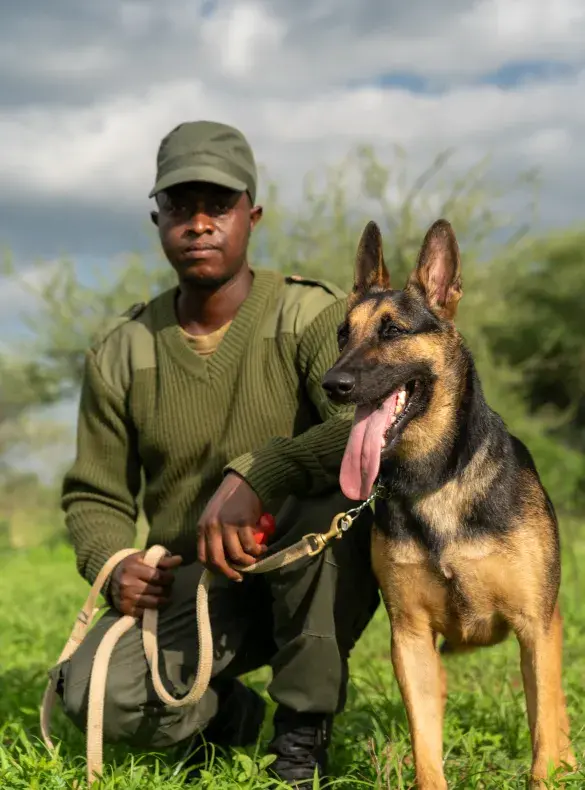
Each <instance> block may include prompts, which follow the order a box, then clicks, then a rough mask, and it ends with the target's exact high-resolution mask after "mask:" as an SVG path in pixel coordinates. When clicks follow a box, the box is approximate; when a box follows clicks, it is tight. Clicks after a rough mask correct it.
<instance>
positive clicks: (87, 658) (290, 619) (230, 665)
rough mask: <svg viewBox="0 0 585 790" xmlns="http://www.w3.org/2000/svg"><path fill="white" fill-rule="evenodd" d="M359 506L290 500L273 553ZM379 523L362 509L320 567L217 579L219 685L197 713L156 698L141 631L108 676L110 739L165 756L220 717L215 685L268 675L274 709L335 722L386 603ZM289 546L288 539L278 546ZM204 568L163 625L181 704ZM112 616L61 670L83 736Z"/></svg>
mask: <svg viewBox="0 0 585 790" xmlns="http://www.w3.org/2000/svg"><path fill="white" fill-rule="evenodd" d="M353 505H355V502H354V503H352V502H350V501H349V500H346V499H345V497H343V496H342V495H341V493H339V492H336V493H335V494H332V495H330V496H327V497H320V498H319V499H310V500H302V501H299V500H296V499H292V498H290V499H288V500H287V501H286V503H285V505H284V506H283V508H282V510H281V511H280V513H279V514H278V516H277V519H276V522H277V532H276V535H277V539H278V540H277V545H276V546H275V548H283V547H284V546H285V545H289V544H291V543H293V542H295V541H296V540H298V539H299V538H300V537H301V536H302V535H303V534H306V533H307V532H326V531H327V530H328V528H329V526H330V523H331V521H332V519H333V517H334V516H335V515H336V514H337V513H339V512H342V511H346V510H348V509H349V508H350V507H352V506H353ZM371 526H372V512H371V510H370V509H369V508H366V509H365V510H364V511H363V512H362V514H361V515H360V516H359V518H358V519H357V520H356V522H355V523H354V525H353V527H352V528H351V529H350V530H349V531H348V532H347V533H346V534H345V536H344V537H343V538H342V539H341V540H335V541H332V543H330V544H329V547H328V548H327V549H326V551H325V552H323V553H322V554H321V555H320V556H318V557H316V558H304V559H302V560H300V561H299V562H298V563H295V564H293V565H290V566H288V567H287V568H283V569H280V570H278V571H273V572H270V573H267V574H263V575H259V576H248V577H245V578H244V581H243V582H239V583H235V582H231V581H228V580H227V579H225V577H220V576H218V577H216V578H215V579H214V580H213V582H212V584H211V586H210V591H209V607H210V619H211V624H212V632H213V645H214V662H213V671H212V681H211V684H210V686H209V689H208V690H207V692H206V693H205V694H204V695H203V697H202V699H201V701H200V702H199V703H198V704H197V705H194V706H186V707H184V708H169V707H167V706H165V705H164V704H162V703H161V702H160V701H159V699H158V697H157V696H156V694H155V692H154V689H153V687H152V683H151V679H150V672H149V669H148V665H147V663H146V659H145V657H144V653H143V649H142V642H141V634H140V629H139V628H138V627H134V628H132V629H131V630H130V631H129V632H128V633H127V634H125V635H124V636H123V637H122V639H121V640H120V642H119V643H118V645H117V647H116V648H115V650H114V652H113V655H112V658H111V662H110V668H109V674H108V680H107V686H106V698H105V709H104V737H105V739H106V740H107V741H108V742H112V743H113V742H119V741H122V742H125V743H128V744H131V745H135V746H140V747H143V748H155V749H156V748H166V747H170V746H173V745H175V744H178V743H180V742H181V741H184V740H186V739H187V738H190V737H192V736H193V735H194V734H195V733H196V732H197V731H201V730H202V729H204V728H205V726H206V725H207V724H208V723H209V722H210V721H211V719H212V718H213V717H214V715H215V714H216V713H217V708H218V695H217V693H216V691H215V689H214V682H215V681H216V679H220V678H227V677H237V676H238V675H242V674H244V673H246V672H249V671H251V670H253V669H257V668H259V667H262V666H265V665H270V666H271V667H272V682H271V683H270V686H269V688H268V692H269V694H270V695H271V697H272V698H273V699H274V700H275V701H276V702H277V703H280V704H283V705H286V706H287V707H289V708H292V709H294V710H297V711H312V712H322V713H337V712H339V711H340V710H341V709H342V708H343V707H344V705H345V698H346V688H347V680H348V669H347V667H348V657H349V653H350V651H351V649H352V647H353V646H354V644H355V643H356V641H357V639H358V638H359V636H360V635H361V633H362V631H363V630H364V628H365V627H366V625H367V624H368V622H369V621H370V619H371V617H372V616H373V614H374V612H375V610H376V608H377V606H378V602H379V594H378V588H377V585H376V581H375V579H374V576H373V574H372V570H371V565H370V531H371ZM280 536H282V537H280ZM201 573H202V567H201V565H199V563H195V564H192V565H189V566H185V567H181V568H179V569H178V570H177V571H176V579H175V584H174V587H173V594H172V601H171V603H170V605H169V606H168V607H167V608H165V609H164V610H163V611H161V613H160V617H159V649H160V656H161V658H160V671H161V677H162V679H163V682H165V685H166V687H167V689H168V690H169V691H171V692H174V693H175V694H176V695H183V694H184V693H185V692H186V691H187V690H188V688H189V687H190V685H191V683H192V682H193V679H194V675H195V671H196V667H197V660H198V655H197V631H196V621H195V593H196V587H197V582H198V580H199V577H200V575H201ZM120 616H121V615H119V614H118V613H117V612H116V611H115V610H113V609H110V610H108V611H107V612H106V613H105V614H104V615H103V616H102V618H101V619H100V620H99V621H98V622H97V623H96V625H95V626H94V627H93V628H92V630H91V631H90V632H89V634H88V636H87V637H86V639H85V641H84V642H83V644H82V645H81V646H80V647H79V648H78V650H77V651H76V652H75V653H74V655H73V656H72V657H71V659H69V661H66V662H64V663H63V664H61V665H59V666H57V667H55V668H54V669H53V670H52V672H53V673H54V674H55V675H56V676H57V680H58V691H59V695H60V697H61V700H62V703H63V708H64V710H65V713H66V714H67V715H68V716H69V718H70V719H71V720H72V721H73V722H74V723H75V724H76V725H77V726H78V727H79V728H80V729H84V728H85V723H86V716H87V699H88V691H89V677H90V671H91V666H92V662H93V658H94V655H95V652H96V650H97V648H98V645H99V643H100V640H101V639H102V637H103V635H104V634H105V632H106V631H107V629H108V628H110V627H111V625H112V624H113V623H114V622H115V621H116V620H117V619H118V618H119V617H120Z"/></svg>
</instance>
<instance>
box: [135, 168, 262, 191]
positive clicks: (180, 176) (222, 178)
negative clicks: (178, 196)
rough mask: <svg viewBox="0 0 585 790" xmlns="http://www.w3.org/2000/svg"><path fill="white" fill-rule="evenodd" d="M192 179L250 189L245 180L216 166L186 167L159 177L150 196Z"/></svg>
mask: <svg viewBox="0 0 585 790" xmlns="http://www.w3.org/2000/svg"><path fill="white" fill-rule="evenodd" d="M191 181H203V182H205V183H207V184H217V185H218V186H220V187H227V188H228V189H233V190H234V191H235V192H245V191H246V190H247V189H248V187H247V185H246V184H245V183H244V181H241V180H240V179H239V178H236V177H235V176H232V175H229V174H228V173H224V172H222V171H221V170H217V169H216V168H215V167H205V166H202V167H184V168H180V169H178V170H172V171H171V172H170V173H166V174H165V175H164V176H162V177H161V178H159V180H158V181H157V182H156V184H155V185H154V187H153V189H152V191H151V192H150V194H149V196H148V197H150V198H151V197H154V196H155V195H156V194H158V193H159V192H162V191H163V190H164V189H169V187H174V186H177V184H188V183H189V182H191Z"/></svg>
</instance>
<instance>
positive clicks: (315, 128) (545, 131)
mask: <svg viewBox="0 0 585 790" xmlns="http://www.w3.org/2000/svg"><path fill="white" fill-rule="evenodd" d="M439 8H440V11H439ZM197 118H209V119H217V120H222V121H226V122H228V123H233V124H235V125H237V126H239V127H240V128H241V129H242V130H243V131H244V132H245V134H246V135H247V136H248V137H249V139H250V141H251V143H252V145H253V147H254V149H255V151H256V154H257V158H258V160H259V162H260V163H261V164H263V165H265V166H266V167H267V168H268V170H269V172H270V174H271V176H273V177H274V178H276V179H277V180H278V181H279V182H280V183H281V184H282V186H283V188H284V190H285V192H286V194H287V195H290V196H291V199H293V198H294V195H295V194H296V192H295V190H298V188H299V186H300V184H299V181H300V179H299V176H300V174H301V173H302V172H304V171H305V170H307V169H308V168H310V167H314V166H316V165H319V164H320V163H323V162H327V161H334V160H335V159H338V158H339V157H340V156H342V155H343V154H344V153H346V152H347V150H348V148H349V147H351V146H352V144H354V143H357V142H364V141H366V142H371V143H374V144H375V145H376V146H377V147H378V149H379V150H380V151H381V152H382V153H383V152H384V150H386V149H387V150H390V147H391V146H392V145H394V144H395V143H399V144H401V145H403V146H405V147H406V149H407V151H408V152H409V154H410V156H411V158H412V160H413V161H414V162H415V163H418V162H420V164H421V167H422V166H424V165H425V164H428V163H429V161H430V159H431V158H432V156H433V155H434V154H436V153H437V152H438V151H440V150H442V149H444V148H445V147H447V146H455V147H456V148H457V149H458V151H459V161H460V162H461V163H470V162H473V161H476V160H477V159H479V158H480V157H481V156H483V155H484V154H486V153H491V154H492V155H493V167H494V172H495V173H496V174H497V173H502V174H506V175H510V174H514V173H515V172H517V171H520V170H523V169H525V168H527V167H531V166H536V167H538V168H539V169H540V171H541V174H542V177H543V179H544V192H543V201H542V219H543V222H546V223H547V224H553V225H559V224H564V223H567V222H571V221H573V220H575V219H580V218H581V217H583V215H584V210H585V179H584V178H583V174H584V173H585V167H584V165H585V154H584V153H583V144H582V140H583V138H584V137H585V3H583V0H479V1H478V2H475V1H474V0H442V1H441V2H440V3H439V2H436V0H435V2H433V0H409V2H398V0H311V1H310V2H309V0H294V2H293V1H292V0H173V2H169V3H167V4H165V3H162V2H160V1H159V0H133V1H129V2H126V1H125V0H100V2H93V3H90V2H79V0H51V2H50V3H49V2H46V0H20V2H19V3H16V2H14V3H3V4H2V8H1V10H0V140H1V145H0V183H1V184H2V190H1V192H0V244H2V245H3V246H9V247H10V248H11V249H12V250H13V252H14V254H15V257H16V260H17V262H18V263H19V266H21V267H22V270H23V271H26V266H27V262H30V261H31V260H32V259H34V258H38V257H44V258H47V259H51V258H54V257H55V256H57V255H59V254H61V253H67V254H69V255H70V256H72V257H74V259H75V260H76V261H79V262H80V265H81V266H83V265H84V264H87V263H88V262H91V263H93V264H95V262H99V261H100V260H103V259H105V258H106V257H109V256H111V255H113V254H116V253H119V252H123V251H126V250H137V249H144V248H146V247H147V246H148V245H149V244H150V241H149V239H148V236H147V234H146V227H147V223H146V218H147V214H148V209H149V202H148V199H147V194H148V191H149V189H150V187H151V184H152V180H153V177H154V160H155V155H156V148H157V146H158V143H159V141H160V138H161V137H162V136H163V135H164V134H165V133H166V132H167V131H169V130H170V129H171V128H172V127H173V126H174V125H176V124H177V123H179V122H181V121H183V120H186V119H197ZM0 289H3V290H2V292H1V293H0V315H1V322H0V330H2V331H7V329H8V327H9V324H10V325H14V322H15V321H16V314H17V309H18V307H19V300H18V298H17V293H16V292H15V291H14V289H9V288H8V287H6V286H4V287H3V286H2V283H1V281H0Z"/></svg>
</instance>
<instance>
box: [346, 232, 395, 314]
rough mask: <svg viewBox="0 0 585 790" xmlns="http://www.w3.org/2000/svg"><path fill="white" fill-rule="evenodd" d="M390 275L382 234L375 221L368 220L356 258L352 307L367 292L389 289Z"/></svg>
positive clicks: (351, 299) (351, 298)
mask: <svg viewBox="0 0 585 790" xmlns="http://www.w3.org/2000/svg"><path fill="white" fill-rule="evenodd" d="M389 288H390V275H389V274H388V269H387V268H386V264H385V263H384V253H383V250H382V234H381V233H380V228H379V227H378V225H376V223H375V222H368V224H367V225H366V227H365V228H364V231H363V233H362V236H361V239H360V243H359V245H358V249H357V253H356V259H355V276H354V285H353V291H352V293H351V296H350V307H353V305H355V304H356V303H357V302H359V300H360V299H362V298H363V297H364V296H365V295H366V294H367V293H371V292H376V291H387V290H388V289H389Z"/></svg>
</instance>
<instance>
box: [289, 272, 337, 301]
mask: <svg viewBox="0 0 585 790" xmlns="http://www.w3.org/2000/svg"><path fill="white" fill-rule="evenodd" d="M284 281H285V283H286V284H287V285H304V286H307V287H312V288H322V289H323V290H324V291H326V292H327V293H328V294H331V296H335V297H337V298H338V299H343V298H344V297H345V296H347V294H346V293H345V291H343V290H342V289H341V288H340V287H339V286H338V285H335V283H332V282H330V281H329V280H317V279H315V278H313V277H305V276H304V275H302V274H289V275H287V276H286V277H285V278H284Z"/></svg>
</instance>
